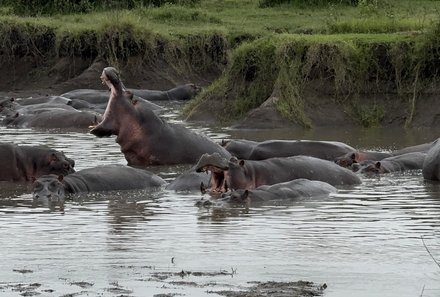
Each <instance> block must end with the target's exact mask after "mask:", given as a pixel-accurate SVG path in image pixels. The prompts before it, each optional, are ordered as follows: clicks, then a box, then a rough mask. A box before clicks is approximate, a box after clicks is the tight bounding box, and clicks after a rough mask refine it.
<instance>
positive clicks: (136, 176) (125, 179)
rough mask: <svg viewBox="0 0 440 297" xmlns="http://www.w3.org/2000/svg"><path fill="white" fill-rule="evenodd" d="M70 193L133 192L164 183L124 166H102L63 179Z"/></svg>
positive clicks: (151, 174) (145, 171)
mask: <svg viewBox="0 0 440 297" xmlns="http://www.w3.org/2000/svg"><path fill="white" fill-rule="evenodd" d="M65 183H66V189H67V191H68V192H70V193H78V192H97V191H116V190H133V189H144V188H152V187H159V186H162V185H164V184H165V181H164V180H163V179H162V178H160V177H159V176H157V175H155V174H153V173H151V172H149V171H147V170H143V169H138V168H133V167H129V166H125V165H104V166H98V167H94V168H89V169H84V170H81V171H78V172H76V173H74V174H71V175H69V176H66V177H65Z"/></svg>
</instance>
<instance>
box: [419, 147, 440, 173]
mask: <svg viewBox="0 0 440 297" xmlns="http://www.w3.org/2000/svg"><path fill="white" fill-rule="evenodd" d="M422 173H423V178H424V179H427V180H440V141H438V140H437V141H436V142H435V143H434V145H433V146H432V147H431V148H430V149H429V151H428V153H427V154H426V157H425V161H424V162H423V168H422Z"/></svg>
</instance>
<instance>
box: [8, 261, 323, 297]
mask: <svg viewBox="0 0 440 297" xmlns="http://www.w3.org/2000/svg"><path fill="white" fill-rule="evenodd" d="M146 268H148V269H152V267H146ZM14 271H15V272H19V271H18V270H14ZM20 273H21V272H20ZM235 273H236V271H231V272H228V271H223V270H220V271H210V272H200V271H183V270H182V271H181V272H154V273H151V274H150V276H149V277H147V278H142V279H138V281H142V282H154V283H157V284H158V285H157V286H159V287H161V288H162V289H166V288H170V291H175V288H176V287H178V288H180V289H181V290H183V291H184V290H185V288H191V287H195V288H202V289H206V290H205V292H206V293H208V294H213V295H220V296H226V297H313V296H322V295H323V293H324V290H325V289H326V288H327V285H326V284H322V285H318V284H315V283H313V282H309V281H292V282H275V281H268V282H259V281H255V282H248V283H247V284H246V285H242V286H232V285H225V284H221V283H217V282H211V281H209V282H205V280H206V277H208V278H209V277H222V276H229V277H233V276H234V274H235ZM189 276H191V277H192V280H191V281H188V280H186V278H187V277H189ZM194 277H200V278H201V279H200V281H197V279H196V280H194ZM176 278H178V279H179V280H175V279H176ZM203 278H204V279H203ZM60 280H61V281H63V282H66V283H67V284H68V285H70V286H71V287H72V288H77V289H78V292H73V293H68V294H62V295H60V296H62V297H73V296H80V295H89V294H95V293H97V292H96V290H97V289H98V288H95V287H96V286H95V283H94V282H93V280H87V281H68V280H67V279H62V278H60ZM225 287H229V288H230V289H228V290H226V289H225ZM98 290H103V291H104V292H103V293H102V294H104V295H105V294H106V293H110V294H112V295H117V296H127V297H129V296H133V291H132V290H130V289H129V288H126V287H124V286H123V285H121V284H120V283H118V282H109V283H108V287H106V288H103V289H98ZM1 292H16V293H18V294H19V295H20V296H44V295H45V294H46V295H47V294H55V293H58V294H59V292H56V291H55V289H52V288H50V284H41V283H37V282H32V283H2V282H0V293H1ZM97 294H101V293H97ZM153 296H154V297H170V296H185V295H184V293H162V294H155V295H153Z"/></svg>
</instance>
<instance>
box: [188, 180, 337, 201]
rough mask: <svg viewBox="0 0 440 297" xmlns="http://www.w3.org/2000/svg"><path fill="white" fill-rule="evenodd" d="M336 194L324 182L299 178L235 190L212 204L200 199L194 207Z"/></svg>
mask: <svg viewBox="0 0 440 297" xmlns="http://www.w3.org/2000/svg"><path fill="white" fill-rule="evenodd" d="M336 192H337V190H336V188H335V187H333V186H332V185H330V184H328V183H326V182H322V181H317V180H308V179H304V178H299V179H294V180H291V181H288V182H284V183H278V184H274V185H262V186H259V187H257V188H255V189H253V190H244V189H239V190H235V191H232V192H229V193H225V194H222V197H221V198H219V199H216V200H215V201H214V202H213V201H212V200H205V199H202V200H200V201H198V202H197V203H196V205H197V206H210V205H212V204H214V205H218V204H222V203H233V204H245V205H249V204H255V203H263V202H270V201H280V200H288V201H296V200H300V199H307V198H311V197H318V196H319V197H322V196H328V195H329V194H331V193H336Z"/></svg>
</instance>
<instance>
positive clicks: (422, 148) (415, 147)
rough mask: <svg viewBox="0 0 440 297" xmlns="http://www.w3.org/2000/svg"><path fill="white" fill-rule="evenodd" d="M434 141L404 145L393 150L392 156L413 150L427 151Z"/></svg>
mask: <svg viewBox="0 0 440 297" xmlns="http://www.w3.org/2000/svg"><path fill="white" fill-rule="evenodd" d="M434 143H435V142H434V141H433V142H427V143H422V144H417V145H413V146H408V147H404V148H401V149H399V150H396V151H393V152H392V154H393V155H394V156H398V155H403V154H407V153H415V152H421V153H427V152H428V151H429V149H430V148H431V147H432V145H433V144H434Z"/></svg>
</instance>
